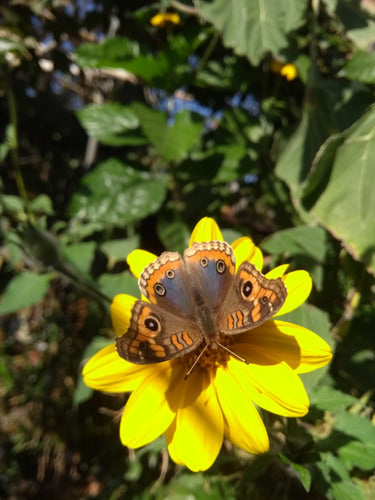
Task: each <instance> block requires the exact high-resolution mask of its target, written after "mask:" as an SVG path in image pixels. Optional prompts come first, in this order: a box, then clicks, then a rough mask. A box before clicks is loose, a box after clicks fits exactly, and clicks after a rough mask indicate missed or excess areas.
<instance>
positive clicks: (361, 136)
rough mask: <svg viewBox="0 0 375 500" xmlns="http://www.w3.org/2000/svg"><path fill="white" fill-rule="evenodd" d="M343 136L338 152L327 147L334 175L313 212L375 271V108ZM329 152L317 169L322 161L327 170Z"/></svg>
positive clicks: (317, 166) (327, 181)
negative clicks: (374, 215)
mask: <svg viewBox="0 0 375 500" xmlns="http://www.w3.org/2000/svg"><path fill="white" fill-rule="evenodd" d="M341 139H342V140H341V141H340V140H337V141H335V145H336V150H335V151H332V148H330V149H329V150H328V149H327V154H329V158H328V163H331V169H330V176H329V178H328V179H327V180H326V183H325V186H324V190H322V193H321V195H320V197H319V198H318V200H317V202H316V204H315V205H314V206H313V207H312V213H313V214H314V216H316V217H317V219H318V220H319V222H320V223H321V224H322V225H324V226H325V227H326V228H327V229H328V230H329V231H330V232H331V233H332V234H333V235H334V236H335V237H337V238H338V239H340V240H342V242H343V245H344V246H345V247H346V248H347V249H348V251H349V252H350V253H351V254H352V255H353V256H354V257H355V258H356V259H359V260H362V261H363V262H364V263H365V264H366V265H367V266H368V267H369V269H370V270H371V271H372V272H373V273H375V252H374V249H375V218H374V217H373V214H374V212H375V197H374V195H373V191H374V188H373V186H374V183H375V169H374V155H375V140H374V139H375V107H374V106H373V107H372V108H370V110H369V111H368V112H367V113H366V114H365V115H364V116H363V117H362V118H360V119H359V120H358V121H357V122H356V123H355V124H354V125H353V126H352V127H350V128H349V129H348V130H347V131H345V132H344V133H343V134H342V136H341ZM329 146H330V144H328V146H327V147H329ZM325 151H326V149H324V148H323V150H322V152H321V154H320V161H319V162H318V163H317V165H316V169H317V170H319V169H320V164H321V165H322V168H323V169H324V171H325V172H327V165H326V163H327V162H326V156H325Z"/></svg>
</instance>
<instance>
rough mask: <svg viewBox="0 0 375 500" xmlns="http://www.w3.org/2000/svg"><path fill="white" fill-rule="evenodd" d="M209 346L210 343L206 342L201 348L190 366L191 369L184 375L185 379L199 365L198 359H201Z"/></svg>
mask: <svg viewBox="0 0 375 500" xmlns="http://www.w3.org/2000/svg"><path fill="white" fill-rule="evenodd" d="M207 347H208V344H206V345H205V346H204V347H203V349H202V350H201V352H200V353H199V354H198V356H197V357H196V358H195V360H194V363H193V364H192V365H191V367H190V368H189V370H188V371H187V373H186V375H185V377H184V380H186V379H187V378H188V376H189V375H190V373H191V372H192V371H193V370H194V368H195V367H196V366H197V363H198V361H199V360H200V359H201V357H202V355H203V353H204V351H205V350H206V349H207Z"/></svg>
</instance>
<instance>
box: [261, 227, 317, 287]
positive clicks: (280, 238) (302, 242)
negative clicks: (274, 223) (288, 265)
mask: <svg viewBox="0 0 375 500" xmlns="http://www.w3.org/2000/svg"><path fill="white" fill-rule="evenodd" d="M326 244H327V238H326V231H325V230H324V229H322V228H320V227H317V226H315V227H311V226H298V227H294V228H291V229H284V230H283V231H278V232H277V233H274V234H273V235H271V236H269V237H268V238H266V239H265V240H263V241H262V243H261V248H262V249H263V250H265V251H266V252H268V253H270V254H272V255H276V256H278V257H281V256H283V258H284V259H289V258H292V260H293V264H294V265H295V267H298V268H302V269H306V270H307V271H309V272H310V273H311V275H312V278H313V280H314V282H315V285H316V286H317V288H318V289H319V290H320V289H321V287H322V282H323V264H324V259H325V255H326Z"/></svg>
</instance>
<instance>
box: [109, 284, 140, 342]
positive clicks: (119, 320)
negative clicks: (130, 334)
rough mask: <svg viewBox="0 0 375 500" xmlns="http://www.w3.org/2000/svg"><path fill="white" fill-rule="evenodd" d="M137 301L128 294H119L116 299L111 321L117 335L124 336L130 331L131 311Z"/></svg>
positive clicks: (113, 303)
mask: <svg viewBox="0 0 375 500" xmlns="http://www.w3.org/2000/svg"><path fill="white" fill-rule="evenodd" d="M136 301H137V299H136V298H135V297H132V296H131V295H126V294H119V295H116V296H115V297H114V299H113V301H112V304H111V319H112V325H113V328H114V330H115V332H116V333H117V335H119V336H121V335H124V333H125V332H127V331H128V328H129V324H130V314H131V310H132V307H133V305H134V303H135V302H136Z"/></svg>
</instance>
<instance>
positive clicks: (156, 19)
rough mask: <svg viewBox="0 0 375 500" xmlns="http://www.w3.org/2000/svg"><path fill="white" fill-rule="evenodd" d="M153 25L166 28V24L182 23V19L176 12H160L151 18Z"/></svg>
mask: <svg viewBox="0 0 375 500" xmlns="http://www.w3.org/2000/svg"><path fill="white" fill-rule="evenodd" d="M150 23H151V24H152V26H159V27H160V28H164V26H165V25H166V24H181V19H180V16H179V15H178V14H176V13H175V12H159V14H155V16H153V17H152V18H151V19H150Z"/></svg>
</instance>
